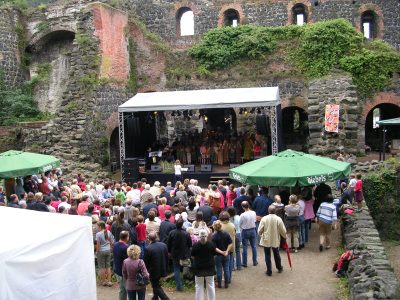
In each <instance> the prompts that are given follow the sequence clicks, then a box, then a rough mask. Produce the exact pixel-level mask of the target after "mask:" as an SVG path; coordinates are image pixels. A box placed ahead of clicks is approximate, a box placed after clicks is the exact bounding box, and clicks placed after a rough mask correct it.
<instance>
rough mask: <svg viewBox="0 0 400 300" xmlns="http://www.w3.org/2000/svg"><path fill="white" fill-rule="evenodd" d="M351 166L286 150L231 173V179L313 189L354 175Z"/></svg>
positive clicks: (231, 170)
mask: <svg viewBox="0 0 400 300" xmlns="http://www.w3.org/2000/svg"><path fill="white" fill-rule="evenodd" d="M350 171H351V166H350V164H349V163H346V162H341V161H337V160H334V159H330V158H326V157H321V156H316V155H312V154H306V153H303V152H297V151H292V150H285V151H282V152H279V153H276V154H274V155H270V156H267V157H264V158H260V159H256V160H253V161H251V162H248V163H246V164H243V165H241V166H239V167H236V168H233V169H230V170H229V177H230V178H232V179H234V180H236V181H239V182H241V183H244V184H254V185H261V186H309V185H314V184H318V183H321V182H325V181H334V180H338V179H341V178H344V177H346V176H348V175H349V174H350Z"/></svg>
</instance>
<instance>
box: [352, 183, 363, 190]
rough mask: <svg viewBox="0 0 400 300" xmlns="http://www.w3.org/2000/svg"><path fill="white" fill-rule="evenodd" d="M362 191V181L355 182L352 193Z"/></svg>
mask: <svg viewBox="0 0 400 300" xmlns="http://www.w3.org/2000/svg"><path fill="white" fill-rule="evenodd" d="M362 190H363V188H362V180H357V182H356V186H355V188H354V191H355V192H360V191H362Z"/></svg>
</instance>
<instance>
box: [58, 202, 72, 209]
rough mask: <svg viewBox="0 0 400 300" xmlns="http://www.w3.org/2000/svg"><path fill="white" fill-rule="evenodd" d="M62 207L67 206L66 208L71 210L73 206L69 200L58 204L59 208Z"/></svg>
mask: <svg viewBox="0 0 400 300" xmlns="http://www.w3.org/2000/svg"><path fill="white" fill-rule="evenodd" d="M60 207H65V209H66V210H69V209H70V208H71V204H68V203H67V202H61V203H60V204H59V205H58V208H60Z"/></svg>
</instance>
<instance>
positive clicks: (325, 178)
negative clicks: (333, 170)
mask: <svg viewBox="0 0 400 300" xmlns="http://www.w3.org/2000/svg"><path fill="white" fill-rule="evenodd" d="M332 180H333V176H332V174H326V175H318V176H310V177H307V181H308V183H309V184H318V183H321V182H325V181H332Z"/></svg>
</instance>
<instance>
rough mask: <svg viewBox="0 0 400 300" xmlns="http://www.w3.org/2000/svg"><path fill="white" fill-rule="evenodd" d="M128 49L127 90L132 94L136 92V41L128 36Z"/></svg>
mask: <svg viewBox="0 0 400 300" xmlns="http://www.w3.org/2000/svg"><path fill="white" fill-rule="evenodd" d="M128 41H129V44H128V51H129V79H128V90H129V91H130V92H132V93H133V94H136V93H137V89H138V74H137V66H136V57H135V50H136V43H135V41H134V40H133V38H131V37H130V38H129V40H128Z"/></svg>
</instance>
